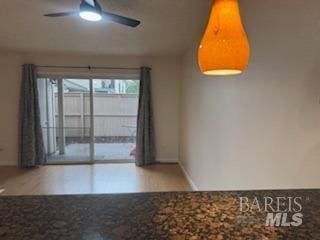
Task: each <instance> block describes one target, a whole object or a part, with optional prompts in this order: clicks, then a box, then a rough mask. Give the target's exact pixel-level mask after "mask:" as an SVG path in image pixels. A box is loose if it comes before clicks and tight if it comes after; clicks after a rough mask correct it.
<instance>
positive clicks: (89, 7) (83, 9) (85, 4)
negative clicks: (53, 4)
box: [44, 0, 140, 27]
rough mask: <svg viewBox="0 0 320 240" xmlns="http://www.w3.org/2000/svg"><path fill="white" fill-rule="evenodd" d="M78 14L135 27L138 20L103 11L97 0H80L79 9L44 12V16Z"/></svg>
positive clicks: (88, 18)
mask: <svg viewBox="0 0 320 240" xmlns="http://www.w3.org/2000/svg"><path fill="white" fill-rule="evenodd" d="M77 15H78V16H80V17H81V18H82V19H84V20H87V21H92V22H98V21H101V20H102V19H105V20H107V21H111V22H115V23H119V24H122V25H126V26H129V27H136V26H138V25H139V24H140V21H138V20H135V19H132V18H128V17H123V16H120V15H116V14H113V13H110V12H106V11H103V9H102V7H101V5H100V3H99V2H98V0H81V3H80V8H79V11H73V12H61V13H50V14H45V15H44V16H46V17H66V16H77Z"/></svg>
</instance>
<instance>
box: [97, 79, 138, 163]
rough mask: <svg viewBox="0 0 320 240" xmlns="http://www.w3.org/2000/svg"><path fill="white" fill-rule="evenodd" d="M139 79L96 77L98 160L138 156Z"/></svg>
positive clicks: (116, 160) (115, 160)
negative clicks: (136, 143)
mask: <svg viewBox="0 0 320 240" xmlns="http://www.w3.org/2000/svg"><path fill="white" fill-rule="evenodd" d="M138 90H139V81H137V80H121V79H93V96H94V99H93V102H94V149H95V160H97V161H99V162H101V161H114V162H123V161H124V162H128V161H133V160H134V157H135V139H136V128H137V111H138Z"/></svg>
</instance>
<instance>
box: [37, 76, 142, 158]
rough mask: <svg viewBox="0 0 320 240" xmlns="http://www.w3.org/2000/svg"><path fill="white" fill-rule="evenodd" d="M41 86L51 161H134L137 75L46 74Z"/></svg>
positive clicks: (41, 108)
mask: <svg viewBox="0 0 320 240" xmlns="http://www.w3.org/2000/svg"><path fill="white" fill-rule="evenodd" d="M38 88H39V100H40V101H39V102H40V112H41V124H42V128H43V136H44V142H45V148H46V153H47V159H48V163H49V164H50V163H51V164H65V163H93V162H132V161H133V160H134V157H135V138H136V122H137V110H138V92H139V81H138V80H121V79H108V78H105V79H96V78H88V79H79V78H77V79H76V78H62V77H61V78H59V77H54V78H53V77H48V78H41V79H39V81H38Z"/></svg>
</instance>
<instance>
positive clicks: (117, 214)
mask: <svg viewBox="0 0 320 240" xmlns="http://www.w3.org/2000/svg"><path fill="white" fill-rule="evenodd" d="M266 196H269V197H271V198H276V197H278V196H279V197H289V198H294V197H301V205H302V210H301V213H302V214H303V223H302V225H301V226H299V227H293V226H290V227H266V226H265V222H266V215H267V213H266V212H259V211H252V212H246V213H243V212H241V211H240V206H239V203H240V200H239V197H248V198H252V199H254V197H257V198H258V199H259V200H262V199H263V197H266ZM0 239H1V240H9V239H18V240H33V239H35V240H42V239H43V240H51V239H59V240H62V239H68V240H105V239H108V240H113V239H115V240H117V239H134V240H139V239H143V240H148V239H150V240H151V239H178V240H180V239H192V240H196V239H220V240H221V239H232V240H233V239H303V240H307V239H312V240H317V239H320V190H296V191H251V192H195V193H142V194H119V195H79V196H78V195H74V196H20V197H6V196H1V197H0Z"/></svg>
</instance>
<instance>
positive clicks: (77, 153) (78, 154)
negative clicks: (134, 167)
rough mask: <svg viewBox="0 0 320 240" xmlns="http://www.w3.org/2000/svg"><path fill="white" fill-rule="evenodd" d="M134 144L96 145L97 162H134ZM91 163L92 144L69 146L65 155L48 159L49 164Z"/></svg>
mask: <svg viewBox="0 0 320 240" xmlns="http://www.w3.org/2000/svg"><path fill="white" fill-rule="evenodd" d="M133 146H134V143H96V144H94V147H95V159H94V160H96V161H117V160H118V161H124V160H127V161H134V157H132V156H130V151H131V150H132V148H133ZM83 161H90V144H84V143H76V144H70V145H67V146H66V148H65V154H63V155H60V154H59V153H58V152H57V153H56V154H53V155H51V156H49V157H48V162H49V163H53V162H54V163H59V162H83Z"/></svg>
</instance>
